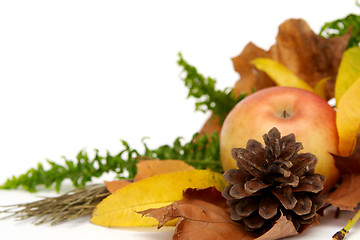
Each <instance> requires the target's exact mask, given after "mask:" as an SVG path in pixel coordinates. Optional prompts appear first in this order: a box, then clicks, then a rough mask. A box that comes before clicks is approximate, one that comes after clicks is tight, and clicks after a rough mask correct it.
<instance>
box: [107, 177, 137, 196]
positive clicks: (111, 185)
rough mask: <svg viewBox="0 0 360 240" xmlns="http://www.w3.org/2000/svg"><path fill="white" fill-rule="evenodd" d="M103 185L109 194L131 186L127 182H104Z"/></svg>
mask: <svg viewBox="0 0 360 240" xmlns="http://www.w3.org/2000/svg"><path fill="white" fill-rule="evenodd" d="M104 183H105V186H106V188H107V190H108V191H109V192H110V193H114V192H116V190H118V189H120V188H123V187H125V186H127V185H129V184H131V182H130V181H128V180H114V181H104Z"/></svg>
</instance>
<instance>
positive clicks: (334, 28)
mask: <svg viewBox="0 0 360 240" xmlns="http://www.w3.org/2000/svg"><path fill="white" fill-rule="evenodd" d="M350 27H352V30H351V37H350V40H349V44H348V46H347V48H351V47H355V46H357V47H359V46H360V45H359V44H360V15H355V14H350V15H348V16H346V17H345V18H343V19H338V20H335V21H332V22H328V23H325V24H324V25H323V26H322V28H321V30H320V33H319V35H320V36H322V37H324V38H332V37H336V36H342V35H344V34H345V33H347V31H348V30H349V28H350Z"/></svg>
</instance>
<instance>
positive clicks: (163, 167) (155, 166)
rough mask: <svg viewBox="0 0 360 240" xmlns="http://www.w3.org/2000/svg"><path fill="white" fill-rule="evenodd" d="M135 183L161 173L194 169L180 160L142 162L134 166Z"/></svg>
mask: <svg viewBox="0 0 360 240" xmlns="http://www.w3.org/2000/svg"><path fill="white" fill-rule="evenodd" d="M136 167H137V174H136V176H135V182H137V181H140V180H141V179H144V178H148V177H152V176H155V175H158V174H162V173H171V172H177V171H185V170H194V169H195V168H194V167H192V166H190V165H188V164H187V163H185V162H184V161H181V160H157V159H153V160H142V161H140V162H139V163H137V164H136Z"/></svg>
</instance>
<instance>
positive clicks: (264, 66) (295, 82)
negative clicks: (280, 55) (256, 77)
mask: <svg viewBox="0 0 360 240" xmlns="http://www.w3.org/2000/svg"><path fill="white" fill-rule="evenodd" d="M252 63H253V64H254V65H255V67H256V68H257V69H259V70H261V71H264V72H265V73H266V74H267V75H269V76H270V77H271V79H272V80H273V81H274V82H275V83H276V85H278V86H285V87H296V88H301V89H305V90H308V91H310V92H313V89H312V87H310V86H309V85H308V84H307V83H306V82H304V81H303V80H301V79H300V78H299V77H297V76H296V75H295V74H294V73H293V72H291V71H290V70H289V69H287V68H286V67H285V66H284V65H282V64H281V63H278V62H276V61H274V60H272V59H269V58H256V59H255V60H253V61H252Z"/></svg>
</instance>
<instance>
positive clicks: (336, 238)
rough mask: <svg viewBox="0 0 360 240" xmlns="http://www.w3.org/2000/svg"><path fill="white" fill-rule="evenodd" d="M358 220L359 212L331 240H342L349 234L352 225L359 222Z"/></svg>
mask: <svg viewBox="0 0 360 240" xmlns="http://www.w3.org/2000/svg"><path fill="white" fill-rule="evenodd" d="M359 218H360V210H359V211H358V212H357V213H356V214H355V216H354V217H353V218H352V219H351V220H349V221H348V222H347V224H346V226H345V227H344V228H343V229H341V230H340V231H338V232H337V233H335V234H334V236H333V240H343V239H344V238H345V236H346V234H347V233H349V231H350V229H351V228H352V227H353V226H354V224H355V223H356V222H357V220H359Z"/></svg>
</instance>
